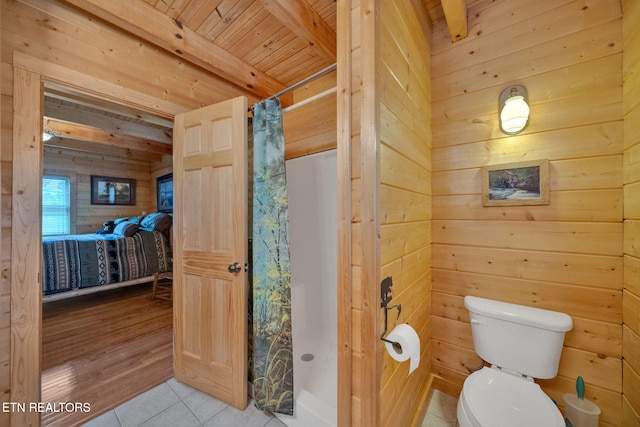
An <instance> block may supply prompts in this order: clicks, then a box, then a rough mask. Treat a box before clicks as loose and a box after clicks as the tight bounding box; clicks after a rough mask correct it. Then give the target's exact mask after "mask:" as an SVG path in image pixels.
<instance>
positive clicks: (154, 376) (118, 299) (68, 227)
mask: <svg viewBox="0 0 640 427" xmlns="http://www.w3.org/2000/svg"><path fill="white" fill-rule="evenodd" d="M43 126H44V128H43V130H44V135H47V136H48V139H47V138H44V147H43V148H44V149H43V171H42V176H43V177H44V179H43V199H42V206H43V209H42V211H43V221H42V231H43V241H46V242H47V243H46V245H47V247H52V246H54V245H55V247H57V248H58V249H62V247H63V248H64V252H63V253H64V254H65V257H64V259H66V260H70V261H68V262H62V261H63V258H62V257H60V256H55V257H52V258H51V262H49V258H48V257H47V261H46V262H45V265H44V266H43V269H45V271H44V273H43V277H44V278H45V280H44V287H45V288H46V289H47V290H46V292H45V297H43V300H44V301H43V306H42V351H41V353H42V357H41V361H42V369H41V370H42V375H41V401H42V402H78V403H82V404H83V405H85V407H86V408H90V409H91V410H90V412H86V411H75V410H74V411H45V412H43V413H42V424H43V425H62V424H64V425H70V424H76V423H77V422H83V421H86V420H87V419H89V418H93V417H95V416H96V415H97V414H99V413H102V412H104V411H105V410H108V409H111V408H113V407H115V406H118V405H119V404H121V403H123V402H125V401H127V400H129V399H131V398H132V397H134V396H136V395H138V394H140V393H142V392H144V391H146V390H148V389H149V388H151V387H153V386H156V385H158V384H160V383H162V382H164V381H166V380H168V379H170V378H171V377H173V354H172V346H171V343H172V335H173V328H172V316H173V315H172V312H173V310H172V304H171V302H170V301H166V300H160V299H157V298H152V297H151V287H152V282H150V281H147V282H143V283H137V281H136V282H135V283H136V284H135V285H130V286H126V287H121V288H116V289H110V290H103V289H102V288H104V287H105V286H106V287H117V286H119V285H122V283H119V282H118V280H126V277H124V276H129V275H130V278H134V277H135V274H136V271H144V270H145V266H149V265H150V264H149V263H148V262H147V260H146V258H145V257H141V256H142V255H143V253H144V254H149V256H151V254H155V252H154V251H151V250H150V251H146V250H145V251H144V252H142V251H141V250H138V249H143V248H145V246H144V245H138V244H136V243H140V242H142V240H140V239H139V238H140V235H139V234H140V233H143V232H138V233H137V234H138V235H137V236H135V237H131V238H125V237H122V238H119V239H117V240H107V241H109V242H113V243H114V246H113V248H119V249H118V250H116V251H114V252H111V251H109V252H110V253H115V256H108V258H109V260H110V262H113V263H114V264H115V265H116V266H117V267H118V268H117V270H116V271H117V272H118V273H120V274H119V277H117V278H115V277H114V276H113V275H112V276H111V278H112V279H111V281H113V283H110V284H107V285H102V286H93V285H96V284H98V283H100V281H99V280H100V278H99V277H98V276H97V275H93V274H92V273H93V272H98V271H99V269H97V264H95V263H90V262H89V260H90V258H89V255H93V254H94V253H95V249H94V248H96V247H98V248H102V246H101V245H100V246H96V242H94V241H93V239H96V240H101V239H104V238H107V239H110V237H111V236H112V235H111V236H104V234H109V233H107V232H110V231H113V230H111V228H112V227H111V226H110V223H109V221H113V220H114V219H116V218H131V217H136V216H142V215H145V214H149V213H151V212H154V211H157V207H156V200H157V197H156V193H157V191H156V189H155V187H154V184H155V183H156V179H157V177H159V176H162V175H166V174H167V173H170V172H171V171H172V159H171V155H168V154H163V153H162V152H160V151H163V150H166V147H170V144H171V142H172V126H173V123H172V122H170V121H169V120H163V119H160V118H157V117H155V116H149V115H148V114H145V113H143V112H141V111H139V110H132V109H131V108H128V107H127V108H123V107H122V106H120V105H117V104H113V103H111V102H107V101H104V100H99V99H96V98H94V97H91V96H85V95H83V94H81V93H77V92H74V91H70V90H66V89H63V88H58V87H54V86H52V85H50V84H46V85H45V87H44V125H43ZM158 144H164V145H163V146H158ZM105 175H110V176H113V177H119V178H124V179H128V180H130V181H131V182H133V183H135V184H136V192H135V196H136V197H135V205H134V204H131V205H128V204H127V205H121V204H113V205H110V204H95V203H94V201H93V197H90V196H92V195H94V194H93V190H94V188H93V186H92V185H91V184H92V180H93V177H94V176H105ZM60 182H69V183H70V185H68V186H66V185H65V186H60V185H47V184H51V183H54V184H58V183H60ZM65 190H66V191H65ZM60 196H66V197H60ZM105 224H106V226H105ZM54 226H55V227H54ZM61 231H62V232H63V234H64V235H59V233H60V232H61ZM151 234H152V233H150V232H145V234H144V236H145V238H149V237H151V236H150V235H151ZM87 240H88V241H87ZM165 241H166V242H169V241H170V239H165ZM63 242H65V244H64V245H63V246H62V247H60V246H61V245H62V243H63ZM115 243H118V244H117V245H115ZM121 243H122V244H125V245H124V246H122V245H120V244H121ZM76 245H77V246H76ZM76 247H77V248H78V250H77V251H76V250H75V249H76ZM127 247H128V248H135V250H134V251H133V253H134V254H135V255H139V256H135V257H133V260H129V261H124V260H123V259H122V258H121V257H120V255H125V254H127V253H129V251H128V250H127V249H125V248H127ZM80 248H82V249H80ZM92 249H94V250H93V251H92ZM167 249H168V250H170V247H169V246H167ZM125 251H126V252H125ZM46 253H47V254H51V252H50V251H46ZM55 253H56V254H60V252H58V251H56V252H55ZM76 254H77V255H76ZM74 255H76V256H74ZM54 260H55V261H54ZM71 260H73V262H71ZM151 260H155V257H154V258H152V259H151ZM77 261H81V262H77ZM52 263H55V264H54V265H55V266H56V267H55V268H51V267H50V266H51V265H52ZM78 265H79V266H80V268H79V269H78V268H75V267H74V266H78ZM91 267H94V268H96V269H95V270H94V269H93V268H91ZM149 268H150V267H149ZM56 270H57V271H59V272H60V273H59V274H55V273H54V272H55V271H56ZM112 270H113V269H110V271H112ZM123 273H125V274H123ZM144 276H147V275H146V274H144ZM147 277H148V276H147ZM65 278H66V280H65ZM71 278H73V279H71ZM76 278H78V279H81V280H75V279H76ZM72 280H73V282H75V284H76V286H78V287H77V288H76V287H74V288H73V289H70V290H68V291H66V292H65V291H60V292H58V289H57V288H58V285H59V287H60V288H62V289H65V287H66V286H65V284H66V283H72ZM126 283H127V282H125V284H126ZM54 285H55V286H54ZM88 285H90V286H91V287H86V286H88ZM90 291H95V293H91V294H90V295H89V294H87V295H73V294H74V293H80V294H82V293H84V292H90ZM68 294H71V295H68ZM47 299H54V300H53V301H47Z"/></svg>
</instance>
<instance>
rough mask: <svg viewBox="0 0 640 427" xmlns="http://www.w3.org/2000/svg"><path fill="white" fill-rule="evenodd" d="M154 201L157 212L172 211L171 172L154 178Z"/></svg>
mask: <svg viewBox="0 0 640 427" xmlns="http://www.w3.org/2000/svg"><path fill="white" fill-rule="evenodd" d="M156 203H157V205H156V206H157V208H158V209H157V211H158V212H167V213H173V174H172V173H168V174H166V175H162V176H160V177H158V178H157V180H156Z"/></svg>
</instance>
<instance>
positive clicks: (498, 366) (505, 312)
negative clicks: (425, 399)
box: [458, 296, 573, 427]
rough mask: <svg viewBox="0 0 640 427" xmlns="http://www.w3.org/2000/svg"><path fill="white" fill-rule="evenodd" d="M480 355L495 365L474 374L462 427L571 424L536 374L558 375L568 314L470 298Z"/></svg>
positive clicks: (461, 404) (466, 388) (462, 407)
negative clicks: (535, 380)
mask: <svg viewBox="0 0 640 427" xmlns="http://www.w3.org/2000/svg"><path fill="white" fill-rule="evenodd" d="M464 306H465V307H466V308H467V310H469V315H470V318H471V332H472V334H473V345H474V347H475V350H476V353H478V355H479V356H480V357H482V359H484V360H485V361H486V362H489V363H490V364H491V368H489V367H484V368H482V369H480V370H479V371H476V372H474V373H473V374H471V375H469V377H468V378H467V379H466V381H465V382H464V385H463V387H462V393H461V394H460V398H459V399H458V423H459V425H460V427H515V426H517V427H565V421H564V418H563V417H562V414H561V413H560V410H559V409H558V408H557V406H556V404H555V403H554V402H553V401H552V400H551V398H550V397H549V396H547V395H546V394H545V393H544V392H543V391H542V389H541V388H540V386H539V385H538V384H536V383H535V382H534V381H533V379H534V378H553V377H555V376H556V374H557V373H558V363H559V362H560V353H561V352H562V343H563V342H564V334H565V332H567V331H569V330H571V328H572V327H573V322H572V320H571V317H569V316H568V315H566V314H564V313H558V312H555V311H549V310H541V309H538V308H533V307H525V306H522V305H516V304H508V303H505V302H500V301H493V300H488V299H484V298H477V297H472V296H466V297H465V298H464Z"/></svg>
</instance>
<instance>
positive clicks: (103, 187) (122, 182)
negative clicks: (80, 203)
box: [91, 175, 136, 206]
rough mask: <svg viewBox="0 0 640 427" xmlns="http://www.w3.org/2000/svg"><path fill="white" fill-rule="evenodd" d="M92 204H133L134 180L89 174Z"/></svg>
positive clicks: (134, 195)
mask: <svg viewBox="0 0 640 427" xmlns="http://www.w3.org/2000/svg"><path fill="white" fill-rule="evenodd" d="M91 204H92V205H114V206H115V205H135V204H136V180H135V179H129V178H116V177H113V176H99V175H91Z"/></svg>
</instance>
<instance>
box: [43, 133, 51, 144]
mask: <svg viewBox="0 0 640 427" xmlns="http://www.w3.org/2000/svg"><path fill="white" fill-rule="evenodd" d="M53 137H54V135H53V134H52V133H49V132H42V140H43V141H44V142H47V141H48V140H50V139H51V138H53Z"/></svg>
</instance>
